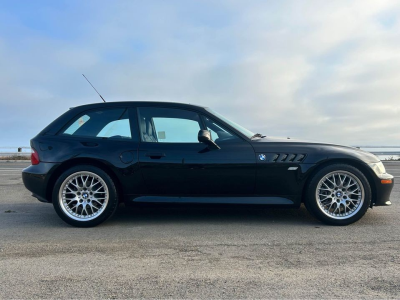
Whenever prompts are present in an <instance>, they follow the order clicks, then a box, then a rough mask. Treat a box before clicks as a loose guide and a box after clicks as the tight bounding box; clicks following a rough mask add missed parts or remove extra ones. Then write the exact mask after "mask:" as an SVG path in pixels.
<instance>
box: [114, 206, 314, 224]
mask: <svg viewBox="0 0 400 300" xmlns="http://www.w3.org/2000/svg"><path fill="white" fill-rule="evenodd" d="M121 223H125V224H128V223H131V224H133V223H134V224H135V225H149V224H153V225H155V224H158V225H160V224H172V223H176V224H193V223H213V224H216V223H217V224H224V223H225V224H228V223H248V224H254V223H260V224H272V223H283V224H303V225H315V226H317V225H321V224H322V223H320V222H319V221H318V220H316V219H315V218H314V217H312V216H311V215H310V213H308V211H307V210H306V208H305V207H304V206H301V207H300V208H281V207H279V208H276V207H271V206H255V205H215V204H208V205H206V204H201V205H193V204H190V205H188V204H174V205H165V204H164V205H159V204H151V205H134V206H124V205H121V206H120V207H118V210H117V212H116V213H115V215H114V216H113V218H112V219H110V220H108V221H107V222H106V224H109V225H117V224H121Z"/></svg>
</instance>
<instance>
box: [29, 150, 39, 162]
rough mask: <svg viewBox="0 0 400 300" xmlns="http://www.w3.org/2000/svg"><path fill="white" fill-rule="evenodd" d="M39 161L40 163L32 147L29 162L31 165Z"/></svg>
mask: <svg viewBox="0 0 400 300" xmlns="http://www.w3.org/2000/svg"><path fill="white" fill-rule="evenodd" d="M39 163H40V159H39V154H38V153H37V152H36V150H35V149H33V148H32V153H31V164H32V165H38V164H39Z"/></svg>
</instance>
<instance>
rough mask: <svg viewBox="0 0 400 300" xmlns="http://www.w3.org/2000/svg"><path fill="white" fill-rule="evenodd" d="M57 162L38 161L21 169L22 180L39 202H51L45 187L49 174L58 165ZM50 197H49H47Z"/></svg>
mask: <svg viewBox="0 0 400 300" xmlns="http://www.w3.org/2000/svg"><path fill="white" fill-rule="evenodd" d="M58 165H59V164H58V163H43V162H41V163H39V164H38V165H34V166H29V167H27V168H25V169H23V170H22V181H23V182H24V185H25V187H26V188H27V189H28V190H29V191H30V192H31V193H32V196H33V197H35V198H37V199H38V200H39V201H41V202H51V197H49V196H48V195H47V187H48V184H49V180H50V176H51V174H52V173H53V171H54V170H55V169H56V167H57V166H58ZM49 198H50V199H49Z"/></svg>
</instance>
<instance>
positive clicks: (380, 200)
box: [373, 173, 394, 206]
mask: <svg viewBox="0 0 400 300" xmlns="http://www.w3.org/2000/svg"><path fill="white" fill-rule="evenodd" d="M382 180H391V183H386V184H382V182H381V181H382ZM375 181H376V182H375V186H376V197H375V201H374V203H373V205H374V206H388V205H391V204H392V203H391V202H390V193H391V192H392V189H393V186H394V177H393V176H392V175H390V174H387V173H385V174H381V175H379V176H377V177H376V179H375Z"/></svg>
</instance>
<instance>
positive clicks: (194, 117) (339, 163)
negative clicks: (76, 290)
mask: <svg viewBox="0 0 400 300" xmlns="http://www.w3.org/2000/svg"><path fill="white" fill-rule="evenodd" d="M31 147H32V157H31V161H32V165H31V166H29V167H27V168H26V169H24V170H23V173H22V177H23V181H24V184H25V186H26V188H27V189H28V190H30V191H31V192H32V195H33V196H34V197H36V198H37V199H39V200H40V201H42V202H50V203H53V205H54V208H55V210H56V212H57V213H58V215H59V216H60V217H61V218H62V219H63V220H64V221H65V222H67V223H68V224H71V225H74V226H80V227H89V226H95V225H98V224H100V223H101V222H103V221H105V220H106V219H108V218H109V217H111V216H112V215H113V213H114V212H115V211H116V209H117V206H118V204H119V203H121V202H125V203H127V204H129V203H132V202H158V203H161V202H163V203H165V202H169V203H219V204H221V203H224V204H259V205H260V204H263V205H264V204H269V205H279V206H285V207H299V206H300V205H301V203H304V204H305V206H306V207H307V209H308V210H309V211H310V212H311V213H312V214H313V215H314V216H316V217H317V218H318V219H319V220H321V221H323V222H325V223H328V224H332V225H347V224H350V223H353V222H355V221H357V220H359V219H360V218H361V217H362V216H363V215H364V214H365V212H366V211H367V209H368V208H369V207H373V206H378V205H380V206H382V205H390V204H391V203H390V201H389V196H390V192H391V190H392V188H393V184H394V182H393V176H391V175H389V174H387V173H386V171H385V167H384V166H383V164H382V162H381V161H380V160H379V159H378V158H377V157H376V156H375V155H373V154H371V153H368V152H365V151H362V150H359V149H356V148H351V147H345V146H339V145H331V144H323V143H315V142H304V141H299V140H294V139H286V138H270V137H265V136H263V135H261V134H254V133H253V132H251V131H249V130H247V129H245V128H243V127H241V126H240V125H237V124H235V123H234V122H232V121H230V120H228V119H226V118H224V117H223V116H221V115H220V114H218V113H216V112H214V111H213V110H211V109H209V108H206V107H200V106H194V105H189V104H182V103H165V102H111V103H96V104H90V105H83V106H79V107H75V108H72V109H70V110H69V111H67V112H66V113H64V114H63V115H61V116H60V117H59V118H58V119H56V120H55V121H54V122H52V123H51V124H50V125H49V126H47V127H46V128H45V129H44V130H43V131H42V132H40V133H39V134H38V135H37V136H36V137H35V138H33V139H32V140H31Z"/></svg>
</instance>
